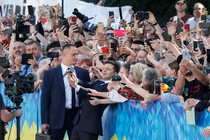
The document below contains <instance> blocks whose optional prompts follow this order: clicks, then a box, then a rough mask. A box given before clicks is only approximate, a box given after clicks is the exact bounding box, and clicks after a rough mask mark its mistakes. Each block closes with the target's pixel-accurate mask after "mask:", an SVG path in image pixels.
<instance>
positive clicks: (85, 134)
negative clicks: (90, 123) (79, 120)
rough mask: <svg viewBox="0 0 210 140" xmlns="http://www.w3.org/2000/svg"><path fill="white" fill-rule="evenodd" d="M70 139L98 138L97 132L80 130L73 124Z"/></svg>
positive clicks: (87, 139)
mask: <svg viewBox="0 0 210 140" xmlns="http://www.w3.org/2000/svg"><path fill="white" fill-rule="evenodd" d="M70 140H98V134H95V133H90V132H85V131H81V130H79V128H78V127H77V126H75V127H74V129H73V131H72V135H71V139H70Z"/></svg>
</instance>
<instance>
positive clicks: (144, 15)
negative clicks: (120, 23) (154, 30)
mask: <svg viewBox="0 0 210 140" xmlns="http://www.w3.org/2000/svg"><path fill="white" fill-rule="evenodd" d="M136 19H137V20H140V21H143V20H145V19H149V13H148V12H144V11H137V13H136Z"/></svg>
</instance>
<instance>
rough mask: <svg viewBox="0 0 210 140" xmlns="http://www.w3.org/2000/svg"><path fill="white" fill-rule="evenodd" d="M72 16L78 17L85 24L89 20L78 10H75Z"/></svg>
mask: <svg viewBox="0 0 210 140" xmlns="http://www.w3.org/2000/svg"><path fill="white" fill-rule="evenodd" d="M72 14H73V15H75V16H77V17H78V18H79V19H80V20H81V21H82V23H85V22H87V21H88V20H89V18H88V17H87V16H85V15H83V14H82V13H80V12H79V10H78V9H77V8H75V9H74V12H72Z"/></svg>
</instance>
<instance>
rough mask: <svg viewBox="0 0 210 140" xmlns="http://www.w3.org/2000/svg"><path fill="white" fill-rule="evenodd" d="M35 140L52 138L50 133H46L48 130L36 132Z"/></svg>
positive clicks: (49, 139)
mask: <svg viewBox="0 0 210 140" xmlns="http://www.w3.org/2000/svg"><path fill="white" fill-rule="evenodd" d="M35 140H52V139H51V135H49V134H48V132H43V131H42V132H41V133H36V139H35Z"/></svg>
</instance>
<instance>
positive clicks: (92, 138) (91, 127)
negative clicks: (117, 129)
mask: <svg viewBox="0 0 210 140" xmlns="http://www.w3.org/2000/svg"><path fill="white" fill-rule="evenodd" d="M118 72H119V65H118V64H117V62H115V61H107V62H105V65H104V68H103V71H102V80H96V81H94V82H93V83H92V84H91V88H92V89H95V90H97V91H100V92H107V91H108V90H107V84H108V82H109V81H110V80H111V77H112V76H113V75H114V74H117V73H118ZM68 79H69V83H70V84H71V86H72V87H74V88H79V91H78V92H77V94H78V96H79V98H82V102H81V105H80V110H79V112H78V114H77V116H76V117H75V119H74V124H75V126H74V129H73V132H72V137H71V140H97V139H98V135H102V122H101V117H102V115H103V111H104V110H105V109H106V107H107V106H108V105H107V104H103V105H97V106H93V105H91V104H90V99H91V98H90V96H89V95H88V92H89V91H88V90H87V89H86V88H84V87H81V86H79V85H77V83H76V82H75V81H77V80H75V79H76V78H75V77H74V75H73V76H72V77H70V76H69V77H68Z"/></svg>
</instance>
